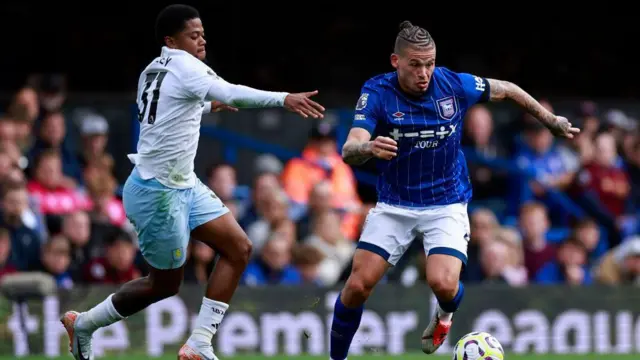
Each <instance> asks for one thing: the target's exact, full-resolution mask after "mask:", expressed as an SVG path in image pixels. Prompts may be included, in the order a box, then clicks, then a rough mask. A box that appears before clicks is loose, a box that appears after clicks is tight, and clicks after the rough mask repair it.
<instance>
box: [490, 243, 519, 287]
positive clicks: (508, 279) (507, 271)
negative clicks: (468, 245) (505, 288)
mask: <svg viewBox="0 0 640 360" xmlns="http://www.w3.org/2000/svg"><path fill="white" fill-rule="evenodd" d="M510 255H511V251H510V249H509V247H508V246H507V244H505V243H503V242H499V241H492V242H490V243H488V244H487V245H485V246H484V247H482V249H481V250H480V265H481V268H482V277H483V280H482V282H483V283H497V284H506V285H512V286H520V285H524V284H526V282H527V281H526V280H527V279H526V274H525V275H524V276H514V275H513V274H514V270H515V269H514V268H513V267H512V266H511V265H510V264H509V260H510V259H509V257H510Z"/></svg>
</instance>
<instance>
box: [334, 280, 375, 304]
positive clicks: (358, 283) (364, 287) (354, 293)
mask: <svg viewBox="0 0 640 360" xmlns="http://www.w3.org/2000/svg"><path fill="white" fill-rule="evenodd" d="M374 286H375V283H373V282H371V281H367V279H366V278H365V277H363V276H358V275H357V274H352V275H351V276H350V277H349V279H348V280H347V283H346V284H345V288H344V294H345V296H344V298H343V299H342V300H343V301H345V302H348V303H350V304H345V305H352V306H358V305H361V304H362V303H364V301H365V300H366V299H367V298H369V295H371V292H372V291H373V287H374ZM345 298H346V299H345Z"/></svg>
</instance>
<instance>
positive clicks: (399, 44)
mask: <svg viewBox="0 0 640 360" xmlns="http://www.w3.org/2000/svg"><path fill="white" fill-rule="evenodd" d="M435 45H436V44H435V42H434V41H433V38H432V37H431V34H429V32H428V31H427V30H425V29H423V28H421V27H419V26H415V25H413V24H412V23H411V22H410V21H403V22H401V23H400V31H399V32H398V35H397V36H396V44H395V47H394V51H395V52H396V53H400V52H402V50H404V49H405V48H406V47H409V46H410V47H415V48H419V49H426V48H430V47H433V46H435Z"/></svg>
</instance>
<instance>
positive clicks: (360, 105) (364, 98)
mask: <svg viewBox="0 0 640 360" xmlns="http://www.w3.org/2000/svg"><path fill="white" fill-rule="evenodd" d="M367 100H369V94H367V93H364V94H362V95H360V98H359V99H358V103H357V104H356V110H362V109H364V108H366V107H367Z"/></svg>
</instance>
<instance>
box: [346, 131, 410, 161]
mask: <svg viewBox="0 0 640 360" xmlns="http://www.w3.org/2000/svg"><path fill="white" fill-rule="evenodd" d="M370 139H371V134H369V132H368V131H367V130H365V129H363V128H357V127H356V128H352V129H351V131H349V136H348V137H347V141H346V142H345V143H344V146H343V147H342V159H343V160H344V162H346V163H347V164H351V165H361V164H364V163H365V162H367V160H369V159H371V158H372V157H377V158H380V159H385V160H391V159H392V158H393V157H395V156H396V151H398V147H397V145H398V144H397V143H396V141H395V140H393V139H391V138H388V137H384V136H378V137H377V138H376V139H375V140H373V141H371V140H370Z"/></svg>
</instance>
